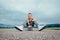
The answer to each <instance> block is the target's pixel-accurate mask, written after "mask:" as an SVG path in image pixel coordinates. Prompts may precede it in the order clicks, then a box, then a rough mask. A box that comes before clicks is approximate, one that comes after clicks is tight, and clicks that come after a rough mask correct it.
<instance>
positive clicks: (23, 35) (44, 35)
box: [0, 29, 60, 40]
mask: <svg viewBox="0 0 60 40" xmlns="http://www.w3.org/2000/svg"><path fill="white" fill-rule="evenodd" d="M0 40H60V30H47V29H44V30H42V31H37V30H34V31H27V30H24V31H19V30H17V29H0Z"/></svg>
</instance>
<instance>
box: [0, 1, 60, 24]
mask: <svg viewBox="0 0 60 40" xmlns="http://www.w3.org/2000/svg"><path fill="white" fill-rule="evenodd" d="M29 12H31V13H32V14H33V17H35V18H36V19H37V21H38V22H39V23H60V0H0V23H2V24H13V25H16V24H17V25H18V24H21V23H23V21H24V20H25V18H27V14H28V13H29Z"/></svg>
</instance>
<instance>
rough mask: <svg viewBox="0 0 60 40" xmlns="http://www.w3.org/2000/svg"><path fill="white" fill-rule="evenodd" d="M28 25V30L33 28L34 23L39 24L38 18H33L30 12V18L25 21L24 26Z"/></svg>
mask: <svg viewBox="0 0 60 40" xmlns="http://www.w3.org/2000/svg"><path fill="white" fill-rule="evenodd" d="M24 25H26V26H27V27H28V30H33V27H34V25H36V26H38V24H37V23H36V19H35V18H33V16H32V13H28V18H27V20H26V21H25V22H24V24H23V26H24Z"/></svg>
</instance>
